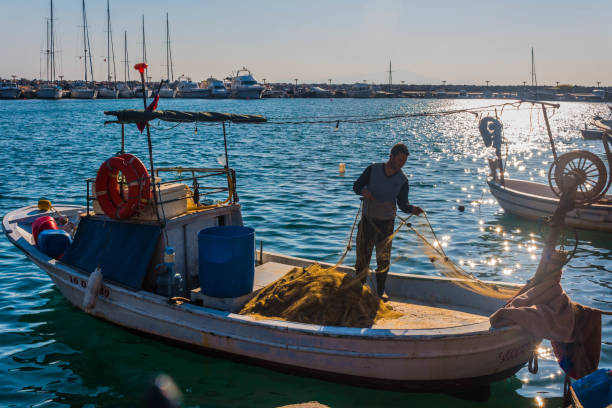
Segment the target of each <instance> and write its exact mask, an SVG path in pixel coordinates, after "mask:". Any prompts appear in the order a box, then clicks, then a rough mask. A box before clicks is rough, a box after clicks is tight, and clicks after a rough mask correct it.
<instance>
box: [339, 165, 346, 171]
mask: <svg viewBox="0 0 612 408" xmlns="http://www.w3.org/2000/svg"><path fill="white" fill-rule="evenodd" d="M338 171H339V172H340V173H344V172H345V171H346V164H344V163H340V164H339V165H338Z"/></svg>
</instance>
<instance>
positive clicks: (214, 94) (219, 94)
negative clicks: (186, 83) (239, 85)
mask: <svg viewBox="0 0 612 408" xmlns="http://www.w3.org/2000/svg"><path fill="white" fill-rule="evenodd" d="M206 88H208V91H209V92H210V97H211V98H213V99H224V98H227V97H228V96H229V92H228V91H227V88H226V87H225V85H224V84H223V81H220V80H218V79H217V78H213V77H210V78H208V79H207V80H206Z"/></svg>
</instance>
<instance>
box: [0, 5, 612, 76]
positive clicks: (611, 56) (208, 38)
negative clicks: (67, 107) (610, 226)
mask: <svg viewBox="0 0 612 408" xmlns="http://www.w3.org/2000/svg"><path fill="white" fill-rule="evenodd" d="M0 6H1V7H0V10H1V12H0V52H1V53H2V58H1V59H0V77H2V78H9V77H10V76H11V75H17V77H19V78H21V77H25V78H39V77H40V75H41V73H42V77H43V78H45V77H46V74H45V60H44V54H43V53H42V50H44V49H45V48H46V47H45V44H46V40H45V33H46V24H47V19H48V16H49V0H19V1H17V0H0ZM86 9H87V16H88V25H89V35H90V42H91V50H92V55H93V59H94V64H93V65H94V78H95V79H96V80H98V81H101V80H105V79H106V76H107V74H106V63H105V62H104V61H105V60H104V58H105V55H106V31H107V30H106V1H105V0H86ZM110 10H111V24H112V34H113V38H114V41H113V43H114V48H115V57H116V67H117V78H118V79H123V77H124V69H123V65H124V64H123V63H122V62H121V61H123V60H124V58H123V53H124V46H123V45H124V44H123V43H124V41H123V37H124V32H125V31H127V39H128V47H127V48H128V53H129V62H130V65H131V66H133V65H134V64H135V63H137V62H140V60H141V59H142V58H141V55H142V25H141V24H142V16H143V15H144V19H145V32H146V43H147V57H148V58H147V59H148V63H149V66H150V70H149V75H150V76H152V77H153V79H154V80H158V79H160V78H162V77H163V78H165V77H166V62H165V35H166V34H165V17H166V12H167V13H169V21H170V38H171V46H172V54H173V65H174V74H175V75H174V76H175V79H176V77H178V76H179V75H181V74H184V75H185V76H188V77H190V78H192V79H193V80H195V81H201V80H204V79H206V78H208V77H209V76H211V75H212V76H215V77H218V78H223V77H226V76H228V75H230V74H231V73H232V72H235V71H236V70H237V69H240V68H242V67H243V66H245V67H247V68H248V69H250V70H251V71H252V73H253V75H254V76H255V77H256V79H258V80H260V81H262V80H263V79H264V78H266V81H267V82H291V83H294V81H295V79H296V78H297V79H298V83H315V82H316V83H323V82H325V83H327V82H328V80H329V79H331V80H332V83H352V82H356V81H363V80H365V81H367V82H372V83H387V82H388V70H389V61H391V62H392V71H393V82H394V83H400V82H401V81H404V82H405V83H407V84H440V83H441V82H442V81H446V83H447V84H484V82H485V81H487V80H488V81H490V84H491V85H495V84H497V85H508V84H509V85H517V84H522V83H523V81H527V83H530V81H531V74H530V67H531V47H534V53H535V65H536V74H537V79H538V83H539V84H548V85H554V84H555V82H557V81H559V82H560V83H563V84H580V85H586V86H591V85H592V86H595V85H596V83H597V81H600V82H601V86H612V43H611V42H610V26H611V25H610V21H611V20H610V18H611V16H612V1H609V0H588V1H578V0H576V1H567V0H557V1H545V0H540V1H533V0H531V1H524V0H513V1H497V0H489V1H470V0H464V1H437V0H429V1H425V0H421V1H400V0H375V1H374V0H370V1H366V0H308V1H291V0H285V1H281V0H278V1H276V0H262V1H243V0H231V1H217V0H174V1H170V0H164V1H161V0H147V1H145V0H129V1H118V0H110ZM54 13H55V27H56V30H55V31H56V50H57V56H56V61H57V65H58V67H57V72H58V73H59V74H61V75H63V76H64V77H65V78H66V79H82V78H83V62H82V59H81V58H79V56H80V55H82V54H83V45H82V44H83V39H82V38H83V37H82V26H83V24H82V20H81V1H79V0H55V1H54ZM134 73H135V71H132V74H131V77H132V78H134Z"/></svg>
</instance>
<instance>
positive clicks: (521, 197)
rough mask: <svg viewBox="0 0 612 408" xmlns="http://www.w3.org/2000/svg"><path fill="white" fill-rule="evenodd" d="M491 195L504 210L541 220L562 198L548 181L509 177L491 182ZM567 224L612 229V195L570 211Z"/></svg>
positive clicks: (606, 230) (603, 229)
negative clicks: (544, 182)
mask: <svg viewBox="0 0 612 408" xmlns="http://www.w3.org/2000/svg"><path fill="white" fill-rule="evenodd" d="M488 184H489V188H490V190H491V194H493V196H494V197H495V198H496V199H497V202H498V203H499V205H500V206H501V207H502V208H503V209H504V211H506V212H508V213H510V214H514V215H517V216H519V217H522V218H526V219H530V220H539V219H541V218H542V217H547V216H550V215H552V214H553V212H554V211H555V209H556V208H557V205H558V203H559V199H558V198H557V197H556V196H555V195H554V193H553V192H552V190H551V189H550V187H549V186H548V185H547V184H542V183H534V182H531V181H524V180H516V179H506V180H505V184H504V185H501V184H500V183H499V182H497V181H493V180H489V181H488ZM565 224H566V225H568V226H570V227H574V228H580V229H587V230H594V231H605V232H612V196H605V200H602V201H601V203H598V204H593V205H588V206H585V207H581V208H577V209H575V210H573V211H571V212H569V213H568V215H567V217H566V218H565Z"/></svg>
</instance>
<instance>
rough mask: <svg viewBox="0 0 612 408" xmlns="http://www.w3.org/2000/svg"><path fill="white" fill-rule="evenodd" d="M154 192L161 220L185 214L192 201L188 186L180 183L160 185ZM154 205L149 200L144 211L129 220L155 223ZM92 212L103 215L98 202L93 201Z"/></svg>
mask: <svg viewBox="0 0 612 408" xmlns="http://www.w3.org/2000/svg"><path fill="white" fill-rule="evenodd" d="M156 192H157V197H158V200H157V201H158V203H159V204H158V205H157V212H158V213H159V217H160V218H161V219H163V218H166V219H168V218H174V217H177V216H179V215H183V214H185V213H187V207H188V206H189V202H190V201H192V199H191V197H192V193H191V190H190V189H189V186H187V185H186V184H182V183H170V184H162V185H161V186H160V187H159V191H157V189H156ZM95 194H96V192H95V191H94V193H93V195H94V196H95ZM154 204H155V201H154V200H153V199H151V200H150V201H149V203H148V204H147V206H146V207H145V208H144V210H143V211H141V212H140V213H139V214H136V215H134V216H132V217H131V219H134V220H141V221H156V220H157V214H156V213H155V208H154ZM162 206H163V211H162ZM93 210H94V213H95V214H98V215H104V211H103V210H102V207H100V204H99V203H98V200H93ZM164 216H165V217H164Z"/></svg>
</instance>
